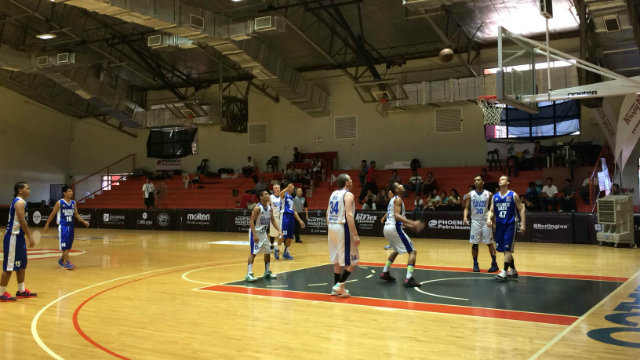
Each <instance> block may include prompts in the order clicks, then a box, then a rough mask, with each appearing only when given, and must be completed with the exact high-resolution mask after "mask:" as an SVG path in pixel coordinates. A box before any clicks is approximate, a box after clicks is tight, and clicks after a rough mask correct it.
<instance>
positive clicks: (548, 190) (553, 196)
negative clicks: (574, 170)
mask: <svg viewBox="0 0 640 360" xmlns="http://www.w3.org/2000/svg"><path fill="white" fill-rule="evenodd" d="M544 182H545V185H544V187H543V188H542V193H541V194H540V195H541V196H542V210H543V211H548V210H547V208H548V206H549V205H551V211H556V210H557V208H558V199H557V196H558V188H557V187H556V186H555V185H553V179H552V178H551V177H548V178H546V179H545V181H544Z"/></svg>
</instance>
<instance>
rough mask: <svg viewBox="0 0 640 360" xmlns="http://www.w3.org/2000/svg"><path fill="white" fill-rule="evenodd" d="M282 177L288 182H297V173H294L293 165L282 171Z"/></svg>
mask: <svg viewBox="0 0 640 360" xmlns="http://www.w3.org/2000/svg"><path fill="white" fill-rule="evenodd" d="M283 177H284V179H285V180H289V181H291V182H297V181H298V173H297V172H296V167H295V165H288V166H287V169H286V170H285V171H284V175H283Z"/></svg>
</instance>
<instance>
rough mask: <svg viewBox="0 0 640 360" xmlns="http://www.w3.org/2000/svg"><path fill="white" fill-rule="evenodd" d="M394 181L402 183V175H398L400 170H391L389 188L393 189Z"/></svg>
mask: <svg viewBox="0 0 640 360" xmlns="http://www.w3.org/2000/svg"><path fill="white" fill-rule="evenodd" d="M394 183H398V184H402V183H401V182H400V175H398V170H395V169H394V170H391V177H390V178H389V185H387V190H388V189H392V188H393V184H394Z"/></svg>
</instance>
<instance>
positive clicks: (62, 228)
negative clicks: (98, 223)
mask: <svg viewBox="0 0 640 360" xmlns="http://www.w3.org/2000/svg"><path fill="white" fill-rule="evenodd" d="M62 196H63V198H62V199H60V200H58V201H57V202H56V205H55V206H54V207H53V210H52V211H51V214H50V215H49V218H48V219H47V223H46V224H45V225H44V232H47V230H48V229H49V224H50V223H51V220H52V219H53V217H54V216H56V215H57V217H56V221H57V223H58V241H59V243H60V250H61V251H62V256H61V257H60V259H59V260H58V265H60V267H62V268H65V269H67V270H71V269H73V268H74V267H75V265H73V264H72V263H71V262H70V261H69V250H71V247H72V246H73V233H74V231H73V229H74V226H73V218H74V217H75V218H76V219H78V221H80V222H81V223H83V224H84V226H87V227H88V226H89V223H88V222H87V221H86V220H85V219H83V218H82V217H81V216H80V214H78V207H77V206H76V202H75V201H74V200H71V199H72V198H73V189H72V188H71V187H70V186H68V185H64V186H62Z"/></svg>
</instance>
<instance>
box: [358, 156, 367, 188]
mask: <svg viewBox="0 0 640 360" xmlns="http://www.w3.org/2000/svg"><path fill="white" fill-rule="evenodd" d="M367 171H369V166H368V165H367V160H362V161H361V162H360V173H359V174H358V180H360V187H364V181H365V180H366V178H367Z"/></svg>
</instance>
